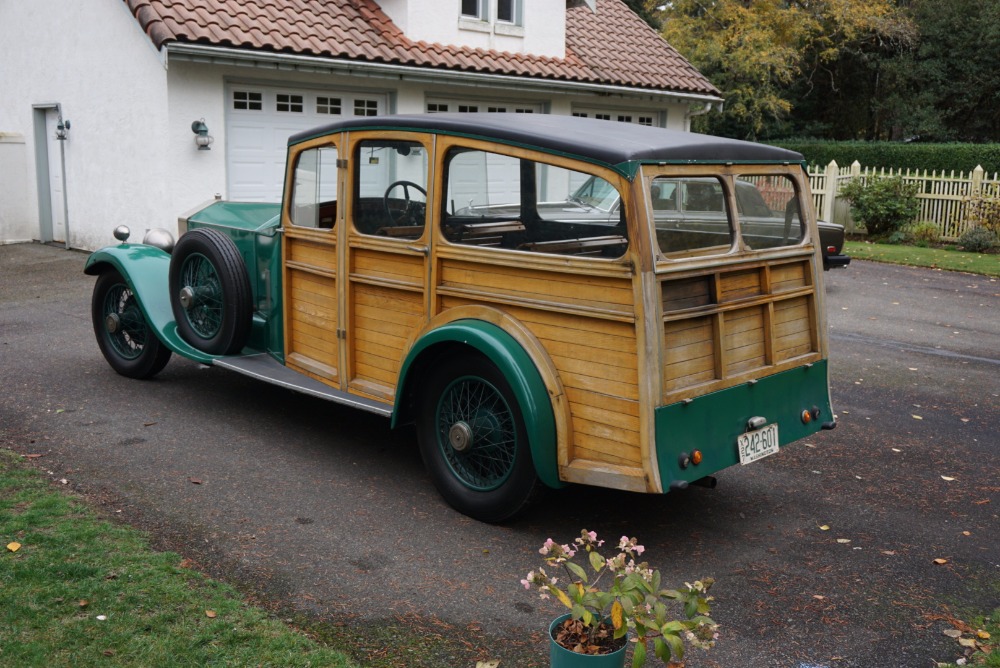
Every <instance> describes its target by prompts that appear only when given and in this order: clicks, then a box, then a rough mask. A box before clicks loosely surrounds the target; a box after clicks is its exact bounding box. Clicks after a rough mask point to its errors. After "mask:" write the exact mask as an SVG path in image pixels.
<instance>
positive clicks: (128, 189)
mask: <svg viewBox="0 0 1000 668" xmlns="http://www.w3.org/2000/svg"><path fill="white" fill-rule="evenodd" d="M0 91H2V94H0V243H13V242H19V241H28V240H39V241H45V242H49V241H57V242H63V243H65V244H66V245H67V247H73V248H82V249H94V248H97V247H100V246H103V245H106V244H108V243H110V242H111V234H110V233H111V230H112V229H113V228H114V227H115V226H116V225H119V224H126V225H128V226H129V227H131V228H132V230H133V234H134V235H136V236H138V237H139V238H141V235H142V233H144V232H145V231H146V230H148V229H150V228H155V227H164V228H167V229H168V230H170V231H172V232H176V226H177V217H178V215H179V214H181V213H182V212H184V211H186V210H188V209H190V208H191V207H192V206H195V205H196V204H198V203H200V202H204V201H205V200H207V199H210V198H212V197H214V196H217V195H218V196H222V197H224V198H227V199H233V200H250V201H278V200H280V198H281V181H282V174H283V165H284V159H285V144H286V140H287V138H288V136H289V135H290V134H292V133H295V132H298V131H300V130H304V129H307V128H310V127H313V126H317V125H322V124H324V123H328V122H332V121H334V120H337V119H338V118H340V117H343V116H352V115H374V114H386V113H388V114H393V113H420V112H435V111H452V112H454V111H480V112H486V111H489V112H497V113H546V114H566V115H569V114H574V115H587V116H598V117H601V118H605V119H608V120H610V121H613V122H616V121H622V122H632V123H643V124H648V125H657V126H663V127H667V128H673V129H681V130H687V129H688V128H689V125H690V119H691V117H692V116H693V115H696V114H699V113H705V112H706V111H708V110H710V109H711V108H712V107H713V105H718V104H720V103H721V101H722V99H721V97H720V94H719V91H718V90H717V89H716V88H715V87H714V86H713V85H712V84H711V83H710V82H709V81H708V80H707V79H705V77H703V76H702V75H701V74H700V73H699V72H698V71H697V70H695V69H694V68H693V67H692V66H691V65H690V63H688V62H687V61H686V60H684V58H682V57H681V56H680V55H679V54H678V53H677V52H676V51H675V50H674V49H673V48H672V47H671V46H670V45H669V44H667V43H666V42H665V41H663V39H662V38H660V36H659V35H657V34H656V32H655V31H654V30H652V29H651V28H649V27H648V26H647V25H646V24H645V23H644V22H643V21H642V20H641V19H640V18H639V17H637V16H636V15H635V14H633V13H632V12H631V11H630V10H629V9H628V7H627V6H626V5H625V4H624V3H623V2H622V1H621V0H531V1H530V2H529V1H528V0H255V1H254V2H249V1H247V0H30V2H0ZM197 123H203V124H204V126H203V129H204V130H206V131H207V136H205V135H206V132H203V133H202V136H201V137H199V135H197V134H196V133H195V132H194V131H193V128H199V127H200V126H198V125H195V124H197ZM199 142H200V144H199ZM209 142H210V143H209Z"/></svg>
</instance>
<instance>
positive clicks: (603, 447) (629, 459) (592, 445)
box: [573, 438, 637, 466]
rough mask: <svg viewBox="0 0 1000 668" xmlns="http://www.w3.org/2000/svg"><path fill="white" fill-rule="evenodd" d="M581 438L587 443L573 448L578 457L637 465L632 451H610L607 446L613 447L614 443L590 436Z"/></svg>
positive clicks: (624, 464) (609, 462)
mask: <svg viewBox="0 0 1000 668" xmlns="http://www.w3.org/2000/svg"><path fill="white" fill-rule="evenodd" d="M581 440H583V441H584V442H585V443H586V445H584V443H581V444H579V445H578V446H577V447H576V448H574V450H573V454H574V456H575V457H576V458H578V459H589V460H591V461H595V462H607V463H608V464H621V465H623V466H636V465H637V464H636V458H635V457H634V456H632V455H631V453H624V454H623V455H617V454H613V453H611V452H608V451H607V448H609V447H613V446H614V444H613V443H611V444H609V443H607V442H606V441H601V440H597V439H589V438H584V439H581Z"/></svg>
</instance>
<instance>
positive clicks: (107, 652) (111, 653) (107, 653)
mask: <svg viewBox="0 0 1000 668" xmlns="http://www.w3.org/2000/svg"><path fill="white" fill-rule="evenodd" d="M114 655H115V650H113V649H106V650H104V656H114Z"/></svg>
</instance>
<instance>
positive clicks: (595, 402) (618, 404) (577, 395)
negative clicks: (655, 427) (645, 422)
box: [566, 387, 639, 428]
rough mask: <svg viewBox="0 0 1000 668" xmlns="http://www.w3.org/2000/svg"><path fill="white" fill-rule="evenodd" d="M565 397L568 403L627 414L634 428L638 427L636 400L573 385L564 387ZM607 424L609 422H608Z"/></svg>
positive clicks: (616, 413)
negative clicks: (611, 395)
mask: <svg viewBox="0 0 1000 668" xmlns="http://www.w3.org/2000/svg"><path fill="white" fill-rule="evenodd" d="M566 398H567V399H569V401H570V403H571V404H574V405H580V406H588V407H593V408H602V409H606V410H608V411H610V412H612V413H614V414H615V415H618V416H623V417H626V416H627V417H628V418H629V419H631V420H633V421H634V422H632V423H630V424H635V425H636V428H638V424H639V403H638V402H637V401H632V400H629V399H622V398H620V397H610V396H608V395H606V394H602V393H600V392H590V391H588V390H580V389H577V388H575V387H567V388H566ZM607 424H611V422H608V423H607ZM625 426H626V428H631V427H629V426H628V425H625Z"/></svg>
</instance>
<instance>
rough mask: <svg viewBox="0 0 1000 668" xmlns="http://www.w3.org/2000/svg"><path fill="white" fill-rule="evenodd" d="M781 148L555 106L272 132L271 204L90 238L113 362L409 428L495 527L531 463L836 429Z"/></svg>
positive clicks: (594, 463)
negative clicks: (349, 410)
mask: <svg viewBox="0 0 1000 668" xmlns="http://www.w3.org/2000/svg"><path fill="white" fill-rule="evenodd" d="M801 162H802V158H801V156H800V155H799V154H797V153H793V152H790V151H786V150H783V149H778V148H772V147H768V146H762V145H757V144H752V143H746V142H738V141H732V140H726V139H719V138H714V137H708V136H704V135H698V134H690V133H679V132H671V131H666V130H661V129H655V128H649V127H642V126H633V125H627V124H621V123H610V122H606V121H597V120H592V119H585V118H572V117H565V116H551V115H517V116H506V115H486V114H482V115H480V114H464V115H446V114H441V115H423V116H391V117H382V118H378V117H375V118H358V119H355V120H349V121H345V122H341V123H336V124H334V125H329V126H326V127H322V128H317V129H316V130H314V131H311V132H306V133H302V134H299V135H296V136H294V137H292V138H291V140H290V141H289V147H288V162H287V172H286V176H285V187H284V193H285V194H284V201H283V203H282V204H281V205H277V204H255V203H231V202H224V201H216V202H212V203H210V204H208V205H206V206H204V207H201V208H200V209H199V210H198V211H196V212H195V213H192V214H189V215H187V216H185V218H184V219H182V221H181V232H182V233H183V234H182V236H181V237H180V239H179V240H178V241H177V243H176V245H174V243H173V239H172V238H171V236H170V235H169V234H168V233H166V232H164V231H162V230H159V231H158V230H153V231H152V232H150V233H149V234H147V236H146V239H145V240H144V243H143V244H130V243H127V237H128V230H127V229H123V228H119V230H117V231H116V236H117V237H118V238H119V239H120V240H121V241H122V243H121V244H120V245H117V246H109V247H107V248H104V249H102V250H99V251H97V252H96V253H94V254H93V255H92V256H91V257H90V260H89V262H88V264H87V268H86V271H87V273H88V274H92V275H97V276H98V279H97V283H96V286H95V290H94V298H93V321H94V331H95V334H96V336H97V341H98V343H99V345H100V348H101V351H102V352H103V354H104V356H105V357H106V358H107V360H108V362H109V363H110V364H111V366H112V367H113V368H114V369H115V370H116V371H118V372H119V373H121V374H123V375H126V376H130V377H134V378H145V377H149V376H152V375H153V374H155V373H157V372H158V371H159V370H161V369H162V368H163V366H164V365H165V364H166V362H167V359H168V358H169V356H170V354H171V352H176V353H178V354H180V355H183V356H185V357H188V358H190V359H193V360H197V361H199V362H202V363H205V364H211V365H215V366H220V367H224V368H227V369H231V370H234V371H237V372H241V373H245V374H249V375H251V376H255V377H258V378H260V379H263V380H267V381H270V382H274V383H278V384H281V385H284V386H286V387H289V388H292V389H295V390H298V391H301V392H306V393H309V394H312V395H315V396H319V397H323V398H325V399H329V400H332V401H335V402H340V403H344V404H348V405H351V406H355V407H357V408H360V409H363V410H368V411H372V412H375V413H378V414H382V415H385V416H388V417H390V418H391V419H392V424H393V425H400V424H405V423H415V424H416V430H417V436H418V442H419V447H420V451H421V454H422V456H423V459H424V462H425V463H426V465H427V468H428V470H429V472H430V475H431V477H432V478H433V480H434V483H435V485H436V486H437V488H438V489H439V491H440V492H441V494H442V495H443V496H444V498H445V499H446V500H447V501H448V502H449V503H451V504H452V505H453V506H454V507H455V508H457V509H458V510H460V511H462V512H464V513H466V514H468V515H470V516H472V517H476V518H479V519H482V520H485V521H500V520H503V519H505V518H508V517H510V516H512V515H513V514H514V513H516V512H517V511H518V510H520V509H521V508H522V507H523V506H524V505H525V503H526V502H527V501H528V499H529V498H530V496H531V493H532V491H533V489H534V488H535V487H536V485H538V484H539V483H541V484H544V485H547V486H550V487H559V486H561V485H563V484H565V483H583V484H589V485H600V486H604V487H613V488H618V489H624V490H633V491H640V492H654V493H655V492H666V491H668V490H672V489H681V488H684V487H686V486H687V485H689V484H709V485H711V484H714V479H713V478H712V477H711V474H713V473H714V472H716V471H719V470H721V469H724V468H726V467H728V466H731V465H734V464H737V463H743V464H747V463H750V462H753V461H755V460H757V459H759V458H761V457H763V456H766V455H770V454H773V453H775V452H777V451H778V449H779V445H780V444H787V443H790V442H792V441H794V440H796V439H800V438H802V437H804V436H807V435H809V434H812V433H814V432H816V431H817V430H819V429H821V428H826V429H831V428H833V427H834V426H835V421H834V418H833V415H832V410H831V406H830V399H829V391H828V383H827V360H826V358H827V341H826V334H825V327H824V309H823V287H822V275H823V272H822V263H823V256H822V253H821V248H820V243H819V233H818V231H817V227H816V222H815V218H814V215H813V210H812V205H811V202H810V198H809V196H808V184H807V182H806V176H805V172H804V171H803V169H802V164H801Z"/></svg>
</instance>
